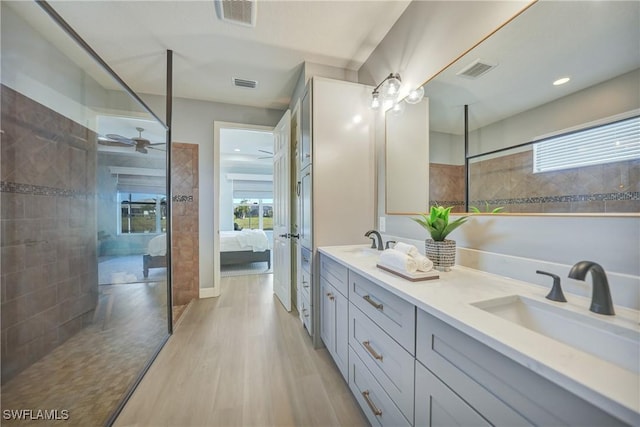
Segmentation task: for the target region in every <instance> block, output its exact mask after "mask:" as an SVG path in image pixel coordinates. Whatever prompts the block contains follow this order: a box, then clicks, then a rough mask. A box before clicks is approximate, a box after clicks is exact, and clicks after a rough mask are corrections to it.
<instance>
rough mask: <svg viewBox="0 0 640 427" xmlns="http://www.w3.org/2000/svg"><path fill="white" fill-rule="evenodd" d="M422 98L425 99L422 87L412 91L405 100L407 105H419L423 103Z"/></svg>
mask: <svg viewBox="0 0 640 427" xmlns="http://www.w3.org/2000/svg"><path fill="white" fill-rule="evenodd" d="M422 98H424V88H423V87H422V86H420V87H419V88H417V89H413V90H412V91H410V92H409V94H408V95H407V97H406V98H405V99H404V100H405V101H406V102H407V104H417V103H419V102H420V101H422Z"/></svg>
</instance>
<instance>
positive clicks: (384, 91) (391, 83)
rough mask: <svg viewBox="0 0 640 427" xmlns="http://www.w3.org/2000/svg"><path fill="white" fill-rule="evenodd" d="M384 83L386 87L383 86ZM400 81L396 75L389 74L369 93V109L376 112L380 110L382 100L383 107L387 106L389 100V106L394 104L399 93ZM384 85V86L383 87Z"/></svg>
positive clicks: (398, 75)
mask: <svg viewBox="0 0 640 427" xmlns="http://www.w3.org/2000/svg"><path fill="white" fill-rule="evenodd" d="M385 83H386V85H385ZM401 83H402V79H401V78H400V74H398V73H395V74H394V73H390V74H389V75H388V76H387V77H385V79H384V80H383V81H381V82H380V84H379V85H378V86H376V87H375V89H373V92H371V108H372V109H374V110H377V109H378V108H380V105H381V102H380V98H382V100H383V101H385V102H384V104H385V106H386V105H387V104H388V102H387V101H388V100H391V104H395V103H396V100H397V97H398V93H399V92H400V84H401ZM383 85H384V86H383Z"/></svg>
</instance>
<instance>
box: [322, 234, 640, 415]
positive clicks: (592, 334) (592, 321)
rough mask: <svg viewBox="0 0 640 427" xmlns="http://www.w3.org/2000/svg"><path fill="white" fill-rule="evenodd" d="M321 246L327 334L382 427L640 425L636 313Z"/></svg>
mask: <svg viewBox="0 0 640 427" xmlns="http://www.w3.org/2000/svg"><path fill="white" fill-rule="evenodd" d="M319 252H320V258H319V262H320V284H321V291H322V300H321V301H322V304H321V320H320V323H321V336H322V339H323V341H324V342H325V344H326V345H327V348H328V350H329V353H330V354H331V356H332V357H333V359H334V361H335V362H336V365H337V366H338V368H339V370H340V372H341V373H342V375H343V376H344V378H345V380H346V381H347V382H348V383H349V387H350V389H351V391H352V392H353V394H354V396H355V398H356V399H357V401H358V402H359V404H360V406H361V407H362V410H363V412H364V413H365V414H366V416H367V417H368V419H369V421H370V422H371V424H372V425H374V426H376V425H379V426H390V425H393V426H403V425H404V426H411V425H415V426H438V425H441V426H444V425H505V426H519V425H576V426H578V425H579V426H585V425H598V426H605V425H606V426H614V425H640V376H639V372H638V371H639V370H640V366H638V365H639V364H640V359H639V357H640V356H639V352H640V349H639V348H638V347H639V344H640V343H639V339H640V325H639V321H640V314H639V313H638V312H637V311H635V310H630V309H625V308H623V307H616V311H617V315H616V316H601V315H597V314H594V313H591V312H590V311H589V310H588V307H589V301H588V299H586V298H582V297H577V296H569V297H568V299H569V302H568V303H564V304H562V303H558V302H553V301H549V300H546V299H545V298H544V296H545V295H546V292H548V290H547V289H545V288H542V287H540V286H536V285H531V284H527V283H524V282H521V281H517V280H513V279H508V278H505V277H501V276H496V275H492V274H488V273H483V272H480V271H477V270H472V269H468V268H464V267H459V266H457V267H455V268H454V269H453V271H451V272H449V273H445V274H441V275H440V279H438V280H432V281H427V282H409V281H406V280H404V279H402V278H400V277H397V276H395V275H393V274H391V273H388V272H386V271H383V270H380V269H378V268H376V266H375V265H376V261H377V259H378V257H379V253H378V252H376V251H373V250H371V249H369V248H367V247H366V246H362V245H357V246H332V247H321V248H320V249H319ZM545 321H548V322H549V323H550V325H549V328H548V330H547V329H544V328H545V326H544V322H545ZM527 322H530V323H527ZM534 327H538V328H540V329H538V330H537V331H534V330H533V329H532V328H534ZM556 331H557V332H556ZM600 332H602V333H600ZM554 334H556V335H554ZM563 334H566V335H563ZM552 337H553V338H552Z"/></svg>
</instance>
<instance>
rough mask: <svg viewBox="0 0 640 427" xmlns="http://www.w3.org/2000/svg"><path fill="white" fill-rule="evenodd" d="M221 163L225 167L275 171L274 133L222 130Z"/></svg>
mask: <svg viewBox="0 0 640 427" xmlns="http://www.w3.org/2000/svg"><path fill="white" fill-rule="evenodd" d="M220 163H221V166H224V167H234V166H235V167H240V168H242V167H254V168H255V167H262V166H264V168H266V169H273V133H272V132H265V131H256V130H246V129H220Z"/></svg>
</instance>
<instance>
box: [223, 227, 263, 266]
mask: <svg viewBox="0 0 640 427" xmlns="http://www.w3.org/2000/svg"><path fill="white" fill-rule="evenodd" d="M252 262H266V263H267V269H270V268H271V250H270V249H269V240H268V239H267V235H266V234H265V232H264V231H262V230H240V231H221V232H220V265H221V266H223V265H235V264H248V263H252Z"/></svg>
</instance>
